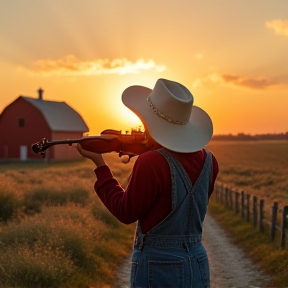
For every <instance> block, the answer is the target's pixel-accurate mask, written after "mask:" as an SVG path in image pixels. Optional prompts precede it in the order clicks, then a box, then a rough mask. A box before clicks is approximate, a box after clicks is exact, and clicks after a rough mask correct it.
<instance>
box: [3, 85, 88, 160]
mask: <svg viewBox="0 0 288 288" xmlns="http://www.w3.org/2000/svg"><path fill="white" fill-rule="evenodd" d="M88 131H89V129H88V127H87V125H86V124H85V122H84V120H83V119H82V117H81V116H80V115H79V114H78V113H77V112H76V111H75V110H74V109H72V108H71V107H70V106H69V105H67V104H66V103H65V102H57V101H47V100H43V90H42V89H39V90H38V99H35V98H31V97H25V96H19V97H18V98H17V99H16V100H15V101H14V102H12V103H11V104H10V105H8V106H7V107H6V108H5V109H4V110H3V112H2V113H1V115H0V161H15V160H16V161H19V160H20V161H30V160H37V159H42V157H41V156H40V155H38V154H35V153H34V152H33V151H32V149H31V146H32V144H33V143H35V142H38V141H40V140H41V139H42V138H47V139H49V140H60V139H61V140H63V139H77V138H81V137H82V136H83V133H84V132H88ZM80 157H81V156H80V155H79V153H78V151H77V150H76V149H75V148H72V147H69V145H55V146H52V147H50V148H49V149H48V150H47V151H46V157H45V159H46V160H48V161H58V160H72V159H77V158H80Z"/></svg>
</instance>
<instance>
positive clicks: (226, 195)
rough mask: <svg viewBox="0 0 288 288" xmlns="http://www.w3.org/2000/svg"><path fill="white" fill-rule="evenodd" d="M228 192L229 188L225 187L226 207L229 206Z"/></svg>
mask: <svg viewBox="0 0 288 288" xmlns="http://www.w3.org/2000/svg"><path fill="white" fill-rule="evenodd" d="M228 193H229V190H228V187H226V188H225V205H226V207H228Z"/></svg>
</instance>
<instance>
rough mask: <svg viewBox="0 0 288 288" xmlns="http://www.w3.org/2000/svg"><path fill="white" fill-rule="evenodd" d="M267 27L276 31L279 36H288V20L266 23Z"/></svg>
mask: <svg viewBox="0 0 288 288" xmlns="http://www.w3.org/2000/svg"><path fill="white" fill-rule="evenodd" d="M265 25H266V27H267V28H269V29H272V30H274V32H275V33H276V34H278V35H284V36H288V20H286V21H283V20H280V19H275V20H272V21H270V22H268V21H267V22H266V23H265Z"/></svg>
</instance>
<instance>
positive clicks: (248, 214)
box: [246, 194, 250, 222]
mask: <svg viewBox="0 0 288 288" xmlns="http://www.w3.org/2000/svg"><path fill="white" fill-rule="evenodd" d="M246 202H247V203H246V220H247V222H249V221H250V194H247V195H246Z"/></svg>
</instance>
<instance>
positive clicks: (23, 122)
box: [18, 118, 25, 127]
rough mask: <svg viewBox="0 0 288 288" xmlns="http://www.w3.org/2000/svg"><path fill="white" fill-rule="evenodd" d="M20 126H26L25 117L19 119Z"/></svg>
mask: <svg viewBox="0 0 288 288" xmlns="http://www.w3.org/2000/svg"><path fill="white" fill-rule="evenodd" d="M18 126H19V127H24V126H25V120H24V119H23V118H19V120H18Z"/></svg>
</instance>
